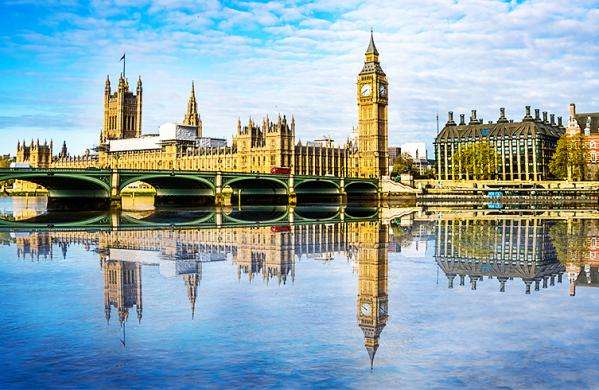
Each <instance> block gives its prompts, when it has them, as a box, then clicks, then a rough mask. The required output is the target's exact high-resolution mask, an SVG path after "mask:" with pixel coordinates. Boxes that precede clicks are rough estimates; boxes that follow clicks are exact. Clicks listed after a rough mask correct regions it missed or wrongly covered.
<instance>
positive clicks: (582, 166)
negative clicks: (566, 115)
mask: <svg viewBox="0 0 599 390" xmlns="http://www.w3.org/2000/svg"><path fill="white" fill-rule="evenodd" d="M588 152H589V151H588V146H587V144H586V142H584V136H583V135H582V134H577V135H573V136H568V135H563V136H562V137H561V138H560V139H559V140H558V141H557V148H556V149H555V153H554V154H553V157H552V158H551V161H550V162H549V171H550V172H551V173H552V174H553V175H554V176H556V177H557V178H560V179H568V180H583V179H584V177H585V172H586V164H587V156H588Z"/></svg>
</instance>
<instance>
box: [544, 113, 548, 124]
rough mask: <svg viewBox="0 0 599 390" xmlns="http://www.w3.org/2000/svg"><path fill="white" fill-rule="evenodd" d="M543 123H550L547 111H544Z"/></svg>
mask: <svg viewBox="0 0 599 390" xmlns="http://www.w3.org/2000/svg"><path fill="white" fill-rule="evenodd" d="M543 123H545V124H547V123H549V122H548V121H547V111H543Z"/></svg>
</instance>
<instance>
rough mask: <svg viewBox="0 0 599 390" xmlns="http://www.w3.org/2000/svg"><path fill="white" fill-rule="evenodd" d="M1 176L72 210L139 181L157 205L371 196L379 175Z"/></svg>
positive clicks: (77, 172) (70, 172) (52, 172)
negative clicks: (41, 189)
mask: <svg viewBox="0 0 599 390" xmlns="http://www.w3.org/2000/svg"><path fill="white" fill-rule="evenodd" d="M5 180H25V181H29V182H33V183H36V184H39V185H41V186H43V187H45V188H46V189H47V190H48V199H49V200H48V208H67V207H74V209H77V210H80V209H82V208H83V207H86V208H88V209H97V208H99V207H102V208H107V207H108V206H109V205H110V204H111V202H112V203H113V204H117V205H118V204H120V197H121V191H122V190H123V189H124V188H125V187H126V186H128V185H129V184H132V183H134V182H139V181H141V182H144V183H147V184H150V185H151V186H153V187H154V188H155V189H156V202H157V203H158V204H165V203H166V204H168V203H178V204H180V203H183V202H184V203H193V204H216V205H227V204H230V202H231V201H232V200H234V199H232V198H237V197H241V199H243V200H244V201H247V202H252V203H256V202H260V201H262V202H282V203H285V204H287V203H290V204H295V203H296V202H298V201H299V202H302V200H303V199H310V198H311V197H317V199H320V200H322V199H330V200H335V201H339V200H341V201H343V200H347V199H352V198H360V199H361V198H364V197H368V198H370V199H376V198H377V196H378V192H379V191H378V190H379V180H377V179H370V178H349V177H334V176H299V175H298V176H294V175H278V174H267V173H227V172H199V171H182V170H103V169H61V168H47V169H0V182H2V181H5ZM235 200H239V199H235ZM283 201H284V202H283Z"/></svg>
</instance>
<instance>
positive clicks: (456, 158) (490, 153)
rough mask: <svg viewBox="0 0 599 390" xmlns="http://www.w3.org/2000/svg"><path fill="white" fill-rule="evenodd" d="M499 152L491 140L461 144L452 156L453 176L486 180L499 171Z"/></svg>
mask: <svg viewBox="0 0 599 390" xmlns="http://www.w3.org/2000/svg"><path fill="white" fill-rule="evenodd" d="M498 160H499V154H498V153H497V151H496V150H495V148H494V147H493V146H492V145H491V144H490V143H489V141H478V142H473V143H469V144H466V145H461V146H460V148H459V149H458V151H457V152H456V153H454V154H453V156H452V158H451V166H452V170H453V177H454V178H455V177H458V176H459V177H460V178H461V177H462V176H464V177H465V178H466V179H474V180H485V179H491V178H492V177H493V176H494V175H495V174H496V172H497V161H498Z"/></svg>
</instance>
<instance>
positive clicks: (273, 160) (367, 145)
mask: <svg viewBox="0 0 599 390" xmlns="http://www.w3.org/2000/svg"><path fill="white" fill-rule="evenodd" d="M365 57H366V58H365V62H364V66H363V68H362V70H361V72H360V73H359V74H358V80H357V103H358V130H357V135H356V136H355V137H354V139H351V140H348V141H347V142H346V143H345V144H344V145H342V146H336V145H334V144H333V141H332V140H330V139H323V140H317V141H314V142H308V143H306V144H302V143H301V141H300V142H296V135H295V129H296V123H295V119H294V118H293V116H292V117H291V118H287V117H286V116H282V117H281V116H280V115H279V117H278V118H277V119H276V120H271V119H270V118H268V117H265V118H264V119H263V120H262V121H261V122H260V123H258V122H255V121H253V120H252V119H250V120H249V121H248V122H247V124H245V125H243V124H242V123H241V121H240V120H238V122H237V130H236V133H235V135H234V136H233V140H232V142H231V144H227V143H226V141H225V140H223V139H216V138H207V137H204V136H203V125H202V121H201V119H200V115H199V113H198V108H197V102H196V97H195V90H194V87H193V84H192V90H191V96H190V97H189V101H188V105H187V110H186V113H185V116H184V120H183V123H182V124H175V123H167V124H164V125H162V126H161V127H160V134H154V135H142V95H143V87H142V81H141V78H140V79H138V81H137V86H136V90H135V93H134V92H132V91H130V90H129V82H128V80H127V78H126V77H125V76H124V74H121V76H120V77H119V80H118V85H117V88H116V91H113V90H112V88H111V82H110V79H109V78H107V79H106V84H105V89H104V122H103V128H102V132H101V135H100V144H99V146H98V148H97V153H89V152H86V153H85V154H84V155H82V156H70V155H69V153H68V151H67V148H66V144H63V146H62V150H61V152H60V153H59V154H58V155H57V156H54V155H53V145H52V142H51V143H50V144H49V145H48V144H47V143H46V142H44V143H43V144H40V142H39V141H37V142H33V141H31V144H29V145H26V143H25V141H23V143H20V142H19V143H18V145H17V156H16V157H17V159H16V161H17V163H27V164H29V166H31V167H34V168H80V169H81V168H110V169H115V168H116V169H150V170H156V169H168V170H200V171H223V172H256V173H271V172H272V169H273V168H275V167H276V168H283V172H287V171H288V172H289V173H291V174H295V175H319V176H322V175H334V176H346V177H370V178H377V177H382V176H386V175H388V151H387V144H388V129H387V102H388V83H387V77H386V75H385V73H384V72H383V70H382V68H381V66H380V63H379V59H378V51H377V49H376V46H375V44H374V39H373V37H372V33H371V36H370V42H369V46H368V49H367V50H366V53H365Z"/></svg>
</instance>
